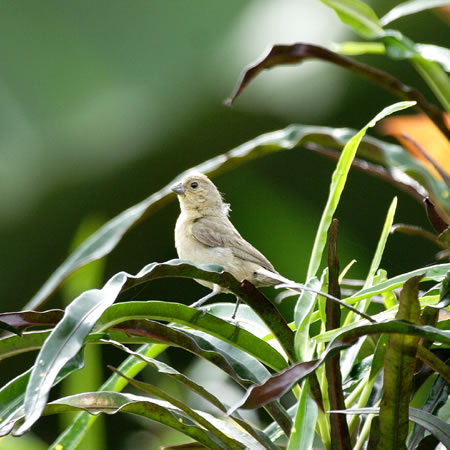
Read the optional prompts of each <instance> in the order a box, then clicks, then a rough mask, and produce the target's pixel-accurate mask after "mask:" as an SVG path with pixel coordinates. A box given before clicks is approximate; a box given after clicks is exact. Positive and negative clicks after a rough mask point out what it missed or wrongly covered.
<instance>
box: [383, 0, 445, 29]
mask: <svg viewBox="0 0 450 450" xmlns="http://www.w3.org/2000/svg"><path fill="white" fill-rule="evenodd" d="M444 5H448V0H409V1H406V2H403V3H400V4H399V5H397V6H395V7H394V8H392V9H391V10H390V11H389V12H388V13H387V14H386V15H385V16H383V17H382V18H381V19H380V23H381V25H383V26H385V25H387V24H388V23H391V22H393V21H394V20H397V19H399V18H400V17H405V16H408V15H410V14H415V13H418V12H421V11H425V10H427V9H431V8H437V7H439V6H444Z"/></svg>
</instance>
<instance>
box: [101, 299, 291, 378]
mask: <svg viewBox="0 0 450 450" xmlns="http://www.w3.org/2000/svg"><path fill="white" fill-rule="evenodd" d="M143 318H146V319H154V320H163V321H172V322H174V323H175V324H182V325H186V326H189V327H191V328H194V329H197V330H200V331H203V332H205V333H207V334H209V335H211V336H215V337H217V338H219V339H222V340H224V341H225V342H229V343H230V344H232V345H233V346H235V347H237V348H240V349H241V350H243V351H245V352H246V353H248V354H250V355H252V356H254V357H255V358H256V359H258V360H260V361H261V362H263V363H264V364H266V365H267V366H269V367H271V368H273V369H274V370H278V371H279V370H282V369H284V368H285V367H286V364H287V363H286V360H285V359H284V358H283V357H282V356H281V355H280V353H278V351H277V350H275V349H274V348H273V347H272V346H271V345H270V344H268V343H267V342H265V341H264V340H262V339H260V338H257V337H256V336H254V335H253V334H251V333H250V332H248V331H247V330H245V329H242V328H240V327H239V326H237V325H235V324H231V323H229V322H226V321H224V320H222V319H219V318H218V317H215V316H213V315H211V314H208V313H204V312H202V311H198V310H196V309H194V308H190V307H189V306H185V305H182V304H179V303H169V302H162V301H146V302H124V303H118V304H116V305H112V306H110V307H109V308H108V309H107V310H106V311H105V312H104V314H103V316H102V317H101V318H100V320H99V322H98V324H97V329H98V330H100V331H102V332H105V331H106V330H108V329H110V328H114V329H120V328H121V326H120V324H121V323H122V322H125V321H128V320H135V319H143Z"/></svg>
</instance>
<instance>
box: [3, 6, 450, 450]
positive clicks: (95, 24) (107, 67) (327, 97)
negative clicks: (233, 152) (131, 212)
mask: <svg viewBox="0 0 450 450" xmlns="http://www.w3.org/2000/svg"><path fill="white" fill-rule="evenodd" d="M394 3H395V4H396V3H398V2H392V1H389V0H382V1H373V2H372V6H373V7H374V9H375V11H376V12H377V13H378V15H379V16H381V15H383V14H384V13H385V12H387V10H389V9H391V8H392V7H393V6H394ZM393 26H394V27H395V28H397V29H399V30H400V31H402V32H403V33H405V34H406V35H407V36H409V37H411V38H412V39H413V40H414V41H415V42H423V43H433V44H437V45H446V44H448V42H446V41H447V39H446V37H447V38H448V27H447V25H446V24H445V23H444V22H442V21H441V20H440V19H439V18H438V17H437V16H436V15H435V14H433V13H432V12H430V11H427V12H423V13H420V14H418V15H413V16H410V17H407V18H404V19H401V20H398V21H396V22H395V23H394V24H393ZM350 39H354V40H355V39H358V38H357V37H356V36H355V35H353V34H352V32H351V31H350V30H349V29H347V28H345V27H344V26H343V25H342V24H341V23H340V21H339V20H338V19H337V17H336V16H335V14H334V13H333V12H332V11H331V10H329V9H327V8H326V7H325V6H323V5H322V4H321V3H319V2H318V1H313V0H308V1H287V0H286V1H277V2H275V1H268V0H254V1H242V0H227V1H226V2H224V1H218V0H195V1H181V0H172V1H170V2H163V1H143V0H135V1H132V2H124V1H119V0H113V1H100V0H97V1H96V2H88V1H78V2H68V1H63V2H61V1H56V0H52V1H49V0H44V1H40V2H31V1H28V2H27V1H17V2H1V3H0V58H1V76H0V97H1V99H2V101H1V102H0V155H1V156H0V190H1V192H2V195H1V196H0V245H1V247H0V248H1V255H2V257H1V258H0V285H1V287H2V292H3V299H2V306H1V310H2V311H14V310H19V309H21V307H22V306H23V305H24V304H25V303H26V302H27V301H28V300H29V299H30V298H31V296H32V295H33V294H34V293H35V292H36V291H37V290H38V288H39V287H40V286H41V285H42V284H43V283H44V281H45V280H46V279H47V278H48V277H49V275H50V274H51V273H52V272H53V270H55V269H56V268H57V266H58V265H59V264H60V263H61V262H62V261H63V260H64V259H65V257H66V256H67V254H68V251H69V248H70V245H71V241H72V239H73V236H74V234H75V232H76V230H77V229H78V227H79V226H80V223H81V222H82V221H83V220H85V219H86V218H88V217H94V216H95V217H101V218H103V220H108V219H109V218H111V217H113V216H115V215H116V214H118V213H120V212H121V211H122V210H124V209H126V208H127V207H129V206H131V205H133V204H135V203H137V202H138V201H140V200H142V199H143V198H145V197H147V196H148V195H149V194H151V193H152V192H154V191H156V190H158V189H159V188H161V187H162V186H163V185H165V184H167V183H168V182H170V180H171V179H173V178H174V177H175V176H176V175H177V174H178V173H180V172H181V171H183V170H185V169H187V168H189V167H191V166H193V165H195V164H198V163H200V162H202V161H204V160H205V159H208V158H210V157H213V156H216V155H218V154H220V153H223V152H225V151H227V150H229V149H231V148H233V147H235V146H237V145H239V144H241V143H243V142H245V141H247V140H249V139H252V138H254V137H256V136H258V135H259V134H261V133H264V132H268V131H272V130H276V129H279V128H283V127H285V126H287V125H288V124H291V123H304V124H313V125H327V126H336V127H341V126H345V127H353V128H360V127H362V126H363V125H364V124H365V123H366V122H367V121H368V120H370V119H371V118H372V117H373V116H374V115H375V114H376V113H377V112H378V111H379V110H380V109H382V108H383V107H384V106H387V105H388V104H390V103H393V102H395V101H397V100H398V99H396V98H395V97H393V96H391V95H390V94H388V93H386V92H385V91H382V90H381V89H380V88H378V87H375V86H372V85H371V84H369V83H368V82H365V81H363V80H361V79H358V78H356V77H355V76H353V75H351V74H349V73H346V72H345V71H344V70H342V69H339V68H336V67H333V66H331V65H327V64H325V63H319V62H317V63H316V62H308V63H305V64H303V65H301V66H292V67H284V68H277V69H274V70H272V71H268V72H265V73H263V74H262V75H260V76H259V78H258V79H257V80H256V81H255V82H254V83H253V84H251V85H250V86H249V88H248V89H247V90H246V91H245V92H244V94H243V95H242V96H241V97H240V98H239V99H238V100H237V102H236V104H235V105H234V106H233V108H231V109H227V108H226V107H224V106H223V103H222V102H223V100H224V99H225V98H226V97H227V96H228V95H229V94H230V93H231V91H232V89H233V87H234V85H235V83H236V82H237V80H238V77H239V75H240V73H241V71H242V69H243V68H244V67H245V66H246V65H247V64H249V63H250V62H253V61H254V60H255V59H257V58H258V57H259V56H260V55H261V54H262V53H263V52H264V51H265V50H266V49H267V47H268V46H270V45H273V44H275V43H292V42H300V41H303V42H308V43H314V44H321V45H330V44H331V43H332V42H339V41H343V40H350ZM360 60H362V61H365V62H367V63H369V64H372V65H376V66H377V67H379V68H382V69H384V70H387V71H389V72H390V73H393V74H394V75H396V76H398V77H399V78H401V79H402V80H403V81H404V82H406V83H409V84H412V85H414V86H416V87H417V88H419V89H421V90H422V92H424V94H425V95H426V96H427V97H428V99H429V100H431V101H433V102H434V103H436V101H435V100H434V99H433V97H432V94H431V93H430V92H429V91H428V89H427V88H426V87H425V86H424V84H423V83H422V81H421V79H420V78H419V77H418V75H417V74H416V73H415V72H414V70H413V69H412V68H411V66H410V65H409V64H408V63H407V62H406V61H392V60H387V59H386V58H384V57H381V56H371V57H364V58H360ZM370 133H371V134H374V133H375V131H374V130H371V131H370ZM334 165H335V163H334V162H333V161H330V160H326V159H324V158H323V157H321V156H319V155H317V154H313V153H311V152H308V151H306V150H294V151H292V152H282V153H278V154H275V155H270V156H267V157H264V158H262V159H259V160H257V161H256V162H252V163H251V164H247V165H245V166H243V167H241V168H239V169H236V170H234V171H232V172H227V173H225V174H223V175H221V176H220V177H217V178H216V179H215V182H216V184H217V185H218V187H219V189H220V190H221V191H222V192H224V193H225V198H226V200H227V201H228V202H230V203H231V205H232V215H231V218H232V220H233V222H234V224H235V225H236V227H237V228H238V229H239V230H240V231H241V233H242V234H243V236H244V237H245V238H247V239H248V240H249V241H250V242H252V243H253V244H254V245H255V246H256V247H258V248H259V249H260V250H261V251H262V252H263V253H264V254H265V255H266V256H267V257H268V258H269V259H270V260H271V261H272V262H273V264H274V265H275V267H276V268H277V269H278V270H279V271H280V272H281V273H282V274H284V275H285V276H287V277H289V278H291V279H295V280H298V281H303V280H304V276H305V273H306V265H307V262H308V259H309V255H310V252H311V248H312V243H313V239H314V234H315V230H316V227H317V225H318V222H319V219H320V214H321V211H322V208H323V206H324V204H325V200H326V197H327V194H328V185H329V180H330V175H331V173H332V171H333V168H334ZM395 195H398V196H399V206H398V209H397V217H396V221H397V222H407V223H413V224H416V225H423V226H425V227H428V224H427V220H426V217H425V214H424V211H423V208H422V206H421V205H419V204H417V203H416V202H415V201H414V200H412V199H411V198H409V197H407V196H406V195H405V194H403V193H401V192H398V191H397V190H396V189H395V188H393V187H391V186H389V185H386V184H384V183H383V182H381V181H380V180H378V179H374V178H371V177H368V176H367V175H365V174H363V173H360V172H356V171H353V172H352V173H351V175H350V178H349V181H348V183H347V186H346V190H345V192H344V196H343V199H342V203H341V205H340V206H339V208H338V211H337V217H338V218H339V219H340V221H341V237H340V253H341V264H342V265H345V264H347V263H348V262H349V261H350V260H351V259H353V258H354V259H356V260H357V261H358V263H357V264H356V265H355V266H354V267H353V268H352V270H351V272H350V274H349V276H350V277H352V278H357V277H362V276H364V274H365V273H366V272H367V270H368V266H369V264H370V259H371V257H372V254H373V252H374V249H375V246H376V242H377V240H378V237H379V233H380V231H381V227H382V224H383V222H384V218H385V214H386V211H387V209H388V206H389V204H390V202H391V200H392V198H393V196H395ZM178 211H179V209H178V205H177V204H176V203H173V204H171V205H170V206H168V207H166V208H165V209H163V210H161V211H159V212H157V213H156V214H154V215H153V216H151V217H150V218H149V219H148V220H146V221H145V222H143V223H141V224H140V225H139V226H137V227H136V228H134V229H133V230H132V231H131V232H130V233H128V234H127V235H126V236H125V238H124V239H123V240H122V242H121V243H120V245H119V246H118V247H117V248H116V249H115V250H114V251H113V252H112V253H111V255H110V256H108V258H107V261H106V266H105V275H104V276H105V279H106V278H109V277H110V276H111V275H113V274H114V273H116V272H118V271H120V270H126V271H128V272H131V273H133V272H136V271H138V270H139V269H140V268H141V267H143V266H144V265H145V264H147V263H150V262H153V261H164V260H167V259H171V258H174V257H176V252H175V249H174V243H173V229H174V224H175V220H176V218H177V215H178ZM435 250H436V249H435V248H432V247H431V246H430V245H429V244H428V243H426V242H423V241H421V240H419V239H418V238H412V237H407V236H402V235H393V236H392V237H391V238H390V240H389V241H388V246H387V250H386V253H385V258H384V260H383V262H382V267H384V268H386V269H387V270H388V273H389V275H391V276H392V275H395V274H397V273H399V272H405V271H407V270H410V269H413V268H416V267H419V266H420V265H425V264H427V263H431V262H433V260H434V253H435ZM180 286H182V288H183V290H182V291H180ZM93 287H95V286H93ZM204 294H205V289H204V288H202V287H201V286H199V285H196V284H194V283H192V282H191V281H189V280H182V281H180V283H178V282H177V284H174V283H170V282H167V281H159V282H156V283H154V284H152V286H151V287H149V288H147V289H145V290H144V291H143V292H136V293H134V294H133V295H134V296H135V298H141V299H167V300H169V299H173V300H174V301H181V302H185V303H191V302H192V301H194V300H195V299H197V298H199V297H200V296H202V295H204ZM268 295H271V296H273V293H271V292H270V290H269V291H268ZM223 299H224V300H227V297H224V298H223ZM46 307H48V308H50V307H61V299H60V296H59V295H56V296H55V297H54V298H53V299H52V300H51V301H50V302H49V303H48V304H47V305H46ZM119 356H121V355H119ZM119 356H116V359H117V361H120V360H121V358H120V357H119ZM32 357H33V355H30V359H29V360H27V359H26V358H24V359H22V360H21V361H12V362H11V364H10V365H9V366H8V369H9V370H8V372H9V373H6V370H5V367H2V370H1V372H2V374H1V381H2V384H3V383H4V382H5V380H7V379H10V378H11V376H12V375H14V374H16V373H18V372H20V370H23V369H24V368H26V367H29V364H30V361H32ZM113 358H114V357H113ZM16 359H17V358H16ZM108 363H112V362H111V361H109V360H108ZM115 420H116V421H117V422H116V423H120V422H119V419H117V418H108V421H109V422H108V423H110V424H112V427H114V421H115ZM121 420H124V419H123V417H122V419H121ZM125 420H127V421H130V422H132V419H125ZM46 421H47V422H46V425H45V424H44V425H39V426H38V427H36V431H38V433H39V434H41V436H42V437H43V438H44V439H47V440H48V442H51V441H52V440H53V439H54V438H55V437H56V434H55V430H54V429H51V428H50V426H49V424H51V419H46ZM110 426H111V425H110ZM130 426H131V425H130ZM132 426H134V427H137V428H138V429H139V427H140V429H145V427H146V426H147V425H146V424H143V423H139V424H138V425H136V424H135V423H133V425H132ZM110 436H114V434H110ZM135 438H136V436H134V437H133V438H132V439H135ZM110 439H111V440H112V441H111V442H115V444H113V443H111V445H110V446H108V448H126V446H127V445H128V444H130V442H131V441H126V439H131V438H129V437H125V436H122V437H120V436H119V437H117V438H116V439H117V440H115V441H114V439H113V438H112V437H110ZM120 439H123V441H120ZM136 439H137V438H136ZM133 442H134V441H133ZM0 445H1V444H0ZM115 445H117V446H115ZM128 448H130V447H128ZM149 448H156V447H149Z"/></svg>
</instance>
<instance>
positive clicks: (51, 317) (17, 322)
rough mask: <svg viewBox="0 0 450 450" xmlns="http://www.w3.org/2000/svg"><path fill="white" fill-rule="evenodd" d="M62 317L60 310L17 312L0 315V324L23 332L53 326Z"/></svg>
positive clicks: (62, 313)
mask: <svg viewBox="0 0 450 450" xmlns="http://www.w3.org/2000/svg"><path fill="white" fill-rule="evenodd" d="M63 315H64V311H63V310H62V309H50V310H48V311H43V312H39V311H19V312H9V313H2V314H0V322H4V323H6V324H8V325H10V326H11V327H14V328H17V329H19V330H24V329H26V328H28V327H33V326H42V327H43V326H55V325H56V324H57V323H58V322H59V321H60V320H61V319H62V316H63Z"/></svg>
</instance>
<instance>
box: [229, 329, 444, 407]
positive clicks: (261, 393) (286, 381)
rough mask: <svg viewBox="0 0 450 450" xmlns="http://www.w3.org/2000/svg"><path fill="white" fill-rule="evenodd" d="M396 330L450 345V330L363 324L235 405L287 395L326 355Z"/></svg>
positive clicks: (260, 402) (256, 404)
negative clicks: (363, 339) (373, 335)
mask: <svg viewBox="0 0 450 450" xmlns="http://www.w3.org/2000/svg"><path fill="white" fill-rule="evenodd" d="M378 333H395V334H404V335H411V336H419V337H424V338H427V339H433V340H435V341H436V342H441V343H443V344H445V345H447V346H449V345H450V331H443V330H439V329H437V328H434V327H431V326H418V325H415V324H412V323H410V322H406V321H404V320H391V321H389V322H385V323H376V324H373V325H363V326H359V327H355V328H352V329H350V330H347V331H345V332H342V333H340V334H338V335H337V336H336V337H335V338H334V339H333V340H332V341H331V343H330V344H329V345H328V347H327V348H326V350H325V351H324V352H323V353H322V355H321V357H320V359H316V360H312V361H307V362H301V363H296V364H294V365H292V366H290V367H289V368H288V369H286V370H284V371H283V372H281V373H279V374H276V375H273V376H272V377H270V378H269V379H268V380H267V381H266V382H264V383H263V384H261V385H254V386H251V387H250V389H249V390H248V391H247V393H246V395H245V396H244V398H243V399H242V400H241V401H240V402H239V403H238V404H236V405H234V406H233V408H232V410H231V411H234V410H235V409H237V408H249V409H251V408H257V407H260V406H262V405H264V404H266V403H267V402H269V401H273V400H275V399H277V398H279V397H281V396H282V395H283V394H285V393H286V392H287V391H288V390H289V389H290V388H291V387H292V386H293V385H294V384H295V383H297V382H300V381H301V380H302V379H303V378H305V377H307V376H309V375H310V374H311V373H312V372H314V371H315V370H316V369H317V368H318V367H319V366H320V365H321V364H322V363H323V362H324V361H325V360H326V359H327V358H329V357H330V356H333V355H335V354H336V353H337V352H340V351H341V350H343V349H345V348H347V347H349V346H350V345H353V344H355V343H356V342H357V340H358V338H360V337H362V336H366V335H369V334H378Z"/></svg>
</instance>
